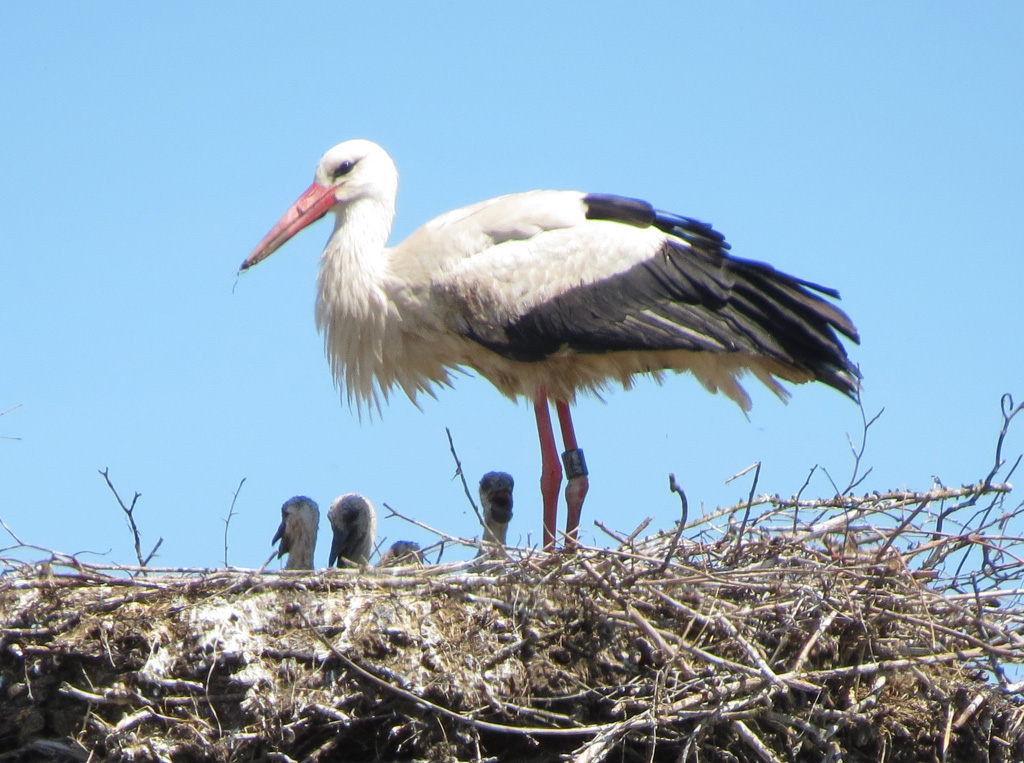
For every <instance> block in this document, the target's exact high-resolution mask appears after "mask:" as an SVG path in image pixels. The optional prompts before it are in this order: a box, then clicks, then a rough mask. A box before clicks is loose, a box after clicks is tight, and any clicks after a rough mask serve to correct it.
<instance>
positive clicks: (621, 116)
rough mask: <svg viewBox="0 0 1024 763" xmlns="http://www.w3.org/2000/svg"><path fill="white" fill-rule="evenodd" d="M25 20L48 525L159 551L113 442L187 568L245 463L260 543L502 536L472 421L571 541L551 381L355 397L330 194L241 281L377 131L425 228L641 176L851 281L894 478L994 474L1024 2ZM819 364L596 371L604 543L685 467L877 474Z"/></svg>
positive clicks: (251, 549) (34, 535) (25, 497)
mask: <svg viewBox="0 0 1024 763" xmlns="http://www.w3.org/2000/svg"><path fill="white" fill-rule="evenodd" d="M0 33H2V37H3V43H2V45H0V96H2V99H0V100H2V104H3V105H2V109H0V178H2V180H0V182H2V188H3V203H2V204H0V225H2V226H3V231H4V235H3V237H2V239H0V286H2V299H0V325H2V326H3V330H2V332H0V411H6V410H8V409H10V408H12V407H14V406H20V407H18V408H16V409H15V410H12V411H10V412H8V413H7V414H6V415H3V416H0V517H2V518H3V519H4V520H5V521H6V522H7V523H8V524H9V525H10V526H11V527H12V529H14V530H15V531H16V532H17V533H18V534H19V535H20V537H21V538H22V539H23V540H24V541H26V542H29V543H34V544H37V545H40V546H44V547H47V548H52V549H57V550H60V551H63V552H67V553H77V552H90V553H87V554H83V556H82V558H83V559H85V560H87V561H107V562H122V563H131V562H132V561H133V560H134V552H133V549H132V540H131V536H130V534H129V532H128V531H127V529H126V527H125V522H124V518H123V516H122V514H121V512H120V510H119V509H118V507H117V505H116V503H115V502H114V499H113V497H112V496H111V495H110V493H109V491H108V489H107V487H106V485H105V483H104V482H103V479H102V477H100V475H99V474H98V473H97V472H98V470H100V469H107V468H109V470H110V475H111V477H112V479H113V480H114V483H115V485H116V486H117V487H118V488H119V490H120V491H121V492H122V494H125V495H126V496H127V497H128V498H130V497H131V495H132V494H133V493H134V492H135V491H138V492H140V493H141V494H142V497H141V498H140V499H139V502H138V508H137V510H136V515H137V521H138V524H139V528H140V530H141V532H142V538H143V545H144V546H145V547H147V548H148V547H151V546H152V544H153V543H155V542H156V540H157V538H158V537H163V538H164V543H163V546H162V548H161V549H160V554H159V557H158V559H157V561H156V562H155V563H157V564H161V565H168V566H216V565H219V564H221V563H222V561H223V557H224V549H223V528H224V524H223V520H224V518H225V517H226V516H227V513H228V509H229V506H230V504H231V500H232V495H233V493H234V491H235V489H236V487H237V486H238V484H239V481H240V480H242V479H243V478H245V479H246V482H245V485H244V486H243V488H242V490H241V492H240V494H239V496H238V501H237V503H236V506H235V510H236V515H235V516H234V518H233V519H232V523H231V532H230V537H229V543H230V551H229V561H230V562H231V563H232V564H235V565H239V566H258V565H259V564H261V563H262V562H263V561H264V559H266V557H267V555H268V554H269V552H270V538H271V536H272V535H273V533H274V530H275V529H276V526H277V522H278V521H279V516H280V515H279V510H280V505H281V503H282V502H283V501H284V500H286V499H287V498H289V497H290V496H292V495H295V494H307V495H309V496H311V497H313V498H314V499H315V500H317V501H318V502H319V503H320V505H321V509H322V512H324V513H326V508H327V506H328V505H329V503H330V501H331V499H332V498H334V497H335V496H337V495H339V494H341V493H344V492H350V491H357V492H362V493H364V494H366V495H367V496H369V497H370V498H371V499H372V500H373V501H374V502H375V503H376V504H377V506H378V507H379V508H380V507H381V506H382V504H383V503H388V504H389V505H391V506H393V507H394V508H395V509H397V510H399V511H401V512H403V513H405V514H408V515H411V516H414V517H416V518H418V519H421V520H422V521H424V522H427V523H428V524H431V525H434V526H436V527H439V528H441V529H443V530H445V531H447V532H449V533H452V534H455V535H475V534H478V532H479V529H478V528H477V527H475V524H474V517H473V515H472V512H471V511H470V510H469V508H468V505H467V503H466V500H465V498H464V496H463V494H462V487H461V485H460V484H459V482H458V481H457V480H453V471H454V470H453V462H452V459H451V456H450V454H449V451H448V442H447V439H446V436H445V428H446V427H449V428H450V429H451V431H452V434H453V437H454V439H455V443H456V447H457V448H458V450H459V454H460V456H461V458H462V460H463V464H464V466H465V468H466V471H467V474H468V476H469V477H470V479H471V481H472V483H473V484H475V482H476V480H477V479H478V478H479V476H480V475H481V474H482V473H483V472H485V471H488V470H491V469H502V470H505V471H509V472H511V473H512V474H513V475H514V477H515V478H516V485H517V487H516V496H515V499H516V504H515V517H514V519H513V523H512V526H511V531H510V537H511V538H512V539H514V540H516V541H518V542H524V543H525V542H527V541H528V540H531V539H532V540H533V541H534V542H536V541H537V540H538V539H539V536H540V496H539V489H538V487H537V480H538V477H539V468H540V467H539V451H538V448H537V444H536V431H535V427H534V420H533V414H532V411H531V409H530V407H529V406H527V405H524V404H519V405H516V404H513V403H511V402H509V401H507V400H505V399H504V398H502V397H500V396H499V395H498V394H497V393H496V392H495V391H494V390H493V389H492V388H491V387H490V386H489V385H488V384H487V383H486V382H485V381H483V380H481V379H477V378H473V377H471V376H464V377H461V378H459V379H458V380H457V382H456V387H455V389H451V390H445V391H443V392H441V394H440V395H439V396H438V399H437V400H429V399H428V400H426V401H424V402H423V406H422V411H419V410H417V409H416V408H415V407H414V406H412V405H411V404H410V403H409V402H408V401H406V400H405V399H404V398H394V399H393V401H392V403H391V405H390V406H389V407H388V409H387V410H386V411H385V412H384V416H383V418H382V419H377V420H364V421H362V422H360V421H359V419H358V418H357V417H356V415H355V414H354V413H353V412H351V411H349V410H347V409H346V408H345V407H344V406H343V405H342V404H341V402H340V400H339V396H338V393H337V392H336V391H335V390H334V389H333V386H332V382H331V378H330V373H329V371H328V367H327V364H326V362H325V360H324V357H323V350H322V343H321V340H320V338H319V337H318V335H317V334H316V331H315V328H314V325H313V318H312V311H313V299H314V286H315V276H316V264H317V258H318V256H319V252H320V250H321V248H322V246H323V244H324V242H325V241H326V239H327V237H328V235H329V233H330V223H329V222H321V223H319V224H318V225H317V226H314V227H313V228H311V229H309V230H307V231H305V232H303V233H302V234H301V235H300V236H298V237H297V238H296V239H295V240H293V241H292V242H291V243H290V244H289V245H288V246H287V247H286V248H285V249H283V250H282V251H280V252H279V253H277V254H276V255H275V256H274V257H273V258H271V259H270V260H268V261H267V262H265V263H263V264H261V265H260V266H258V267H257V268H255V269H253V271H252V272H250V273H247V274H245V275H244V276H243V277H241V278H237V277H236V269H237V267H238V265H239V264H240V263H241V261H242V260H243V258H244V257H245V256H246V255H247V254H248V253H249V251H250V250H251V249H252V247H253V246H254V245H255V244H256V242H257V241H259V240H260V238H261V237H262V236H263V235H264V233H266V232H267V230H269V228H270V226H271V225H272V224H273V223H274V222H275V221H276V220H277V219H278V217H279V216H280V215H281V213H283V212H284V210H285V209H286V208H287V206H288V205H289V204H290V203H291V202H292V201H293V200H294V198H295V197H296V196H297V195H298V194H299V193H300V192H301V191H302V190H304V189H305V188H306V186H307V185H308V184H309V182H310V180H311V178H312V173H313V169H314V166H315V164H316V161H317V159H318V158H319V157H320V155H321V154H322V153H323V152H324V151H325V150H326V149H327V148H329V147H330V146H332V145H334V144H335V143H337V142H340V141H342V140H345V139H348V138H354V137H362V138H369V139H372V140H375V141H377V142H378V143H380V144H382V145H383V146H385V147H386V148H387V149H388V150H389V152H391V154H392V155H393V156H394V157H395V159H396V161H397V163H398V166H399V170H400V172H401V173H402V185H401V189H400V192H399V200H398V217H397V220H396V223H395V230H394V234H393V236H392V240H393V241H397V240H400V239H401V238H403V237H404V236H405V235H407V234H408V233H410V232H411V231H412V230H414V229H415V228H416V227H417V226H418V225H420V224H421V223H423V222H425V221H426V220H428V219H429V218H431V217H433V216H434V215H436V214H439V213H441V212H444V211H446V210H448V209H452V208H454V207H458V206H462V205H464V204H468V203H472V202H474V201H478V200H481V199H484V198H488V197H491V196H495V195H498V194H502V193H508V192H512V191H521V190H529V189H532V188H569V189H577V190H584V191H593V192H611V193H620V194H625V195H631V196H639V197H642V198H645V199H648V200H650V201H651V202H652V203H654V204H655V205H656V206H658V207H660V208H662V209H667V210H672V211H675V212H679V213H681V214H686V215H690V216H694V217H698V218H701V219H705V220H708V221H710V222H712V223H714V225H715V226H716V227H717V228H718V229H719V230H721V231H722V232H723V233H724V234H725V235H726V236H727V238H728V240H729V241H730V243H731V244H732V246H733V252H734V253H735V254H736V255H738V256H741V257H746V258H750V259H757V260H764V261H767V262H770V263H772V264H774V265H775V266H776V267H778V268H779V269H782V270H785V271H788V272H791V273H793V274H795V275H798V276H800V277H803V278H806V279H809V280H813V281H817V282H819V283H823V284H827V285H830V286H834V287H836V288H838V289H839V290H840V291H841V292H842V295H843V302H842V306H843V308H844V309H845V310H846V311H847V312H848V313H849V314H850V315H851V316H852V318H853V319H854V321H855V322H856V324H857V326H858V328H859V329H860V331H861V335H862V338H863V344H862V346H860V347H855V348H852V349H851V355H852V357H853V358H854V359H855V360H856V362H858V363H859V364H860V366H861V368H862V371H863V374H864V394H863V399H864V405H865V408H866V410H867V411H868V413H869V414H873V413H875V412H877V411H878V410H879V409H881V408H885V412H884V414H883V415H882V417H881V418H880V420H879V421H878V423H877V424H876V425H875V426H874V427H873V428H872V430H871V436H870V440H869V444H868V448H867V453H866V456H865V459H864V460H865V464H866V465H867V466H870V467H872V468H873V471H872V473H871V475H870V476H869V478H868V480H867V482H866V483H864V488H865V489H888V488H898V487H908V488H911V489H926V488H928V487H929V486H930V484H931V482H932V479H933V475H935V476H937V477H938V478H940V479H941V480H942V481H943V482H944V483H946V484H959V483H963V482H972V481H976V480H978V479H980V478H982V477H983V476H984V475H985V474H986V473H987V472H988V469H989V467H990V464H991V462H992V457H993V450H994V445H995V436H996V433H997V431H998V429H999V426H1000V424H1001V420H1000V415H999V399H1000V396H1001V395H1002V394H1003V393H1005V392H1011V393H1013V394H1014V395H1015V396H1016V398H1017V399H1021V398H1024V338H1022V332H1021V324H1022V320H1021V315H1022V308H1021V307H1020V299H1021V289H1022V284H1024V264H1022V262H1021V258H1022V255H1024V245H1022V244H1021V237H1020V231H1019V228H1020V224H1021V221H1022V219H1024V216H1022V209H1024V139H1022V137H1021V136H1024V94H1022V92H1024V91H1022V89H1021V87H1022V86H1021V83H1022V82H1024V54H1022V51H1024V5H1021V4H1020V3H1016V2H1003V3H999V2H994V3H985V4H983V5H974V6H970V5H966V4H954V3H945V2H940V3H935V2H927V3H925V2H908V3H900V4H897V5H895V6H894V5H893V4H889V3H858V4H842V5H840V4H822V3H812V2H794V3H788V4H777V3H776V4H755V3H732V2H715V3H679V2H672V3H669V2H666V3H647V4H641V5H637V4H623V3H594V2H588V3H529V2H528V3H517V4H514V5H508V4H505V5H499V4H491V3H470V2H459V3H444V4H418V5H414V4H412V3H364V4H360V5H358V6H357V5H353V4H350V3H316V2H310V3H302V4H280V5H270V4H262V5H260V4H249V3H245V4H242V3H217V4H200V3H176V4H162V5H160V4H152V3H144V4H139V3H107V4H103V5H84V4H49V3H32V4H26V3H7V4H4V5H3V6H2V7H0ZM819 387H820V388H818V387H800V388H793V389H792V392H793V399H792V400H791V402H790V403H789V405H782V404H781V403H779V402H778V401H777V400H776V399H775V398H774V396H772V395H771V394H770V393H769V392H767V390H763V389H760V388H757V386H756V383H755V382H751V383H750V384H748V385H747V388H748V390H750V391H751V392H752V395H753V397H754V409H753V411H752V412H751V414H750V418H749V420H748V419H747V418H745V417H744V415H743V414H742V413H741V412H740V411H739V409H737V408H736V407H735V406H734V405H733V404H732V403H730V402H729V401H728V400H726V399H724V398H722V397H721V396H717V397H712V396H709V395H708V394H707V393H705V392H704V391H703V390H702V389H701V388H700V387H699V385H698V384H697V383H696V382H694V381H693V379H691V378H688V377H673V378H671V379H670V380H669V381H668V383H666V384H664V385H663V386H660V387H659V386H657V385H655V384H653V383H645V384H641V385H640V386H639V387H638V388H637V389H635V390H633V391H631V392H629V393H622V392H615V393H613V394H610V395H608V396H607V397H606V402H604V403H602V402H600V401H597V400H594V399H584V400H582V401H581V403H580V405H579V406H578V407H577V409H576V414H575V420H576V426H577V434H578V435H579V437H580V443H581V446H582V447H583V449H584V450H585V452H586V456H587V461H588V463H589V466H590V469H591V491H590V495H589V496H588V499H587V503H586V505H585V507H584V517H583V529H584V539H585V540H588V541H592V542H599V543H601V542H605V538H604V536H603V535H602V534H601V533H600V532H599V531H598V530H597V529H596V528H595V527H594V525H593V521H594V520H595V519H596V520H600V521H602V522H603V523H605V524H606V525H608V526H610V527H612V528H616V529H620V530H626V531H628V530H631V529H632V528H633V527H635V526H636V525H637V524H638V523H639V522H640V521H641V520H642V519H643V518H644V517H647V516H653V517H655V520H654V524H653V526H654V527H667V526H668V525H669V524H670V522H671V521H672V520H673V518H674V517H675V516H676V514H677V510H678V501H677V500H676V498H675V496H673V495H672V494H671V493H669V492H668V489H667V474H668V473H669V472H675V474H676V476H677V478H678V479H679V481H680V482H681V483H682V485H683V487H684V488H685V489H686V491H687V493H688V495H689V498H690V502H691V506H692V507H699V506H700V505H701V504H703V505H704V506H705V507H706V508H707V509H709V510H710V509H711V508H714V507H715V506H718V505H722V504H727V503H732V502H734V501H736V500H737V499H739V498H741V497H745V495H746V493H747V491H748V490H749V486H750V483H749V480H746V479H741V480H738V481H736V482H733V483H731V484H726V483H725V480H726V479H727V478H729V477H730V476H731V475H733V474H735V473H736V472H738V471H740V470H742V469H743V468H745V467H747V466H748V465H750V464H751V463H753V462H755V461H758V460H760V461H762V462H763V466H762V470H761V477H760V484H759V488H760V490H761V491H767V492H777V493H782V494H792V493H794V492H795V491H797V490H798V489H799V488H800V486H801V485H802V484H803V482H804V480H805V478H806V476H807V474H808V471H809V470H810V468H811V467H812V466H814V465H819V466H822V467H824V468H825V469H827V470H828V471H829V473H831V474H832V475H833V476H834V477H835V480H836V481H837V482H841V483H843V484H845V482H846V480H847V479H848V477H849V473H850V470H851V468H852V463H853V462H852V458H851V456H850V449H849V445H848V441H847V435H848V434H850V435H852V436H853V437H855V438H859V435H860V429H861V414H860V411H859V410H858V409H857V407H856V406H855V405H853V404H851V403H850V402H849V401H848V400H846V399H844V398H843V397H842V396H841V395H839V394H838V393H836V392H834V391H833V390H830V389H828V388H825V387H823V386H820V385H819ZM6 438H18V439H6ZM1006 447H1007V450H1008V452H1009V453H1011V454H1016V453H1019V452H1021V450H1024V433H1021V432H1020V431H1015V432H1011V436H1010V438H1009V440H1008V442H1007V446H1006ZM832 492H833V491H832V488H831V486H830V485H829V483H828V481H827V480H826V479H825V478H824V477H823V476H821V474H820V472H819V473H818V474H817V475H816V476H815V478H814V479H813V480H812V482H811V485H810V486H809V488H808V489H807V491H805V495H830V494H832ZM694 510H696V509H694V508H692V509H691V511H694ZM382 513H386V512H383V510H382ZM380 530H381V534H382V535H384V536H387V538H388V539H389V540H395V539H398V538H410V539H414V540H419V541H421V542H425V541H428V540H429V536H427V535H425V534H424V533H422V532H421V531H419V530H417V529H416V528H413V527H410V526H409V525H407V524H405V523H403V522H401V521H399V520H395V519H390V520H385V521H382V523H381V528H380ZM321 532H322V533H325V532H326V518H325V517H324V519H323V522H322V526H321ZM3 545H6V541H0V547H2V546H3ZM328 548H329V542H327V541H325V540H324V539H323V536H322V538H321V542H320V547H319V549H318V554H317V561H318V563H320V564H326V556H327V551H328Z"/></svg>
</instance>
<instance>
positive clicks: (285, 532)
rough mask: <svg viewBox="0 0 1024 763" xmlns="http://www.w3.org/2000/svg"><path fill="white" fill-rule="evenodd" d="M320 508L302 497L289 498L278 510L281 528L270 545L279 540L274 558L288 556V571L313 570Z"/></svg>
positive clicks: (310, 500)
mask: <svg viewBox="0 0 1024 763" xmlns="http://www.w3.org/2000/svg"><path fill="white" fill-rule="evenodd" d="M319 524H320V507H319V506H317V505H316V501H314V500H312V499H311V498H307V497H306V496H304V495H297V496H295V497H294V498H289V499H288V500H287V501H285V502H284V505H283V506H282V507H281V526H280V527H278V528H277V532H276V533H275V534H274V539H273V540H272V541H270V542H271V544H274V543H277V542H278V541H281V545H280V546H279V547H278V550H277V558H278V559H280V558H281V557H282V556H284V555H285V554H288V563H287V564H286V565H285V569H288V570H311V569H313V551H314V549H316V533H317V526H318V525H319Z"/></svg>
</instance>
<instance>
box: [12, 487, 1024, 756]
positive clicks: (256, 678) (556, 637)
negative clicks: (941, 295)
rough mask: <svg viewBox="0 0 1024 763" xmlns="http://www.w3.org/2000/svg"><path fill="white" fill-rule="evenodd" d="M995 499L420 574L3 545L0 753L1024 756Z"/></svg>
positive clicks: (666, 537)
mask: <svg viewBox="0 0 1024 763" xmlns="http://www.w3.org/2000/svg"><path fill="white" fill-rule="evenodd" d="M1008 492H1009V486H1007V485H999V484H993V483H992V482H991V480H986V481H983V482H982V483H980V484H978V485H974V486H969V487H963V488H944V487H939V486H936V487H935V488H934V489H933V490H930V491H927V492H922V493H911V492H894V493H888V494H877V493H876V494H871V495H865V496H860V497H850V496H840V497H836V498H834V499H831V500H826V501H822V500H817V501H807V500H800V499H798V498H793V499H781V498H779V497H777V496H763V497H760V498H755V497H751V498H750V500H748V501H744V502H742V503H740V504H737V505H736V506H732V507H729V508H725V509H721V510H719V511H717V512H714V513H712V514H709V515H707V516H704V517H701V518H700V519H697V520H694V521H692V522H686V521H685V517H684V519H683V520H682V521H680V523H679V525H678V527H677V528H675V529H674V530H673V531H672V532H667V533H659V534H656V535H652V536H649V537H643V538H641V537H638V536H639V534H640V533H639V532H638V533H634V535H633V536H630V537H618V538H617V540H616V543H615V547H614V548H608V549H603V548H585V547H578V548H576V549H574V550H572V551H570V552H566V551H559V552H555V553H550V554H549V553H543V552H539V551H536V550H529V549H507V550H505V552H503V553H501V554H500V555H496V554H497V551H496V550H495V549H491V550H490V555H489V556H481V557H478V558H476V559H473V560H471V561H467V562H461V563H458V564H447V565H428V566H425V567H405V568H397V569H382V568H374V569H364V570H330V571H321V572H315V573H305V574H303V573H285V572H275V573H265V572H261V571H251V570H250V571H244V570H176V571H172V570H153V569H150V568H133V569H125V568H117V569H114V568H110V567H97V566H88V565H84V564H81V563H79V562H78V561H77V560H75V559H74V558H71V557H67V556H63V555H60V554H54V555H52V557H51V558H50V559H49V560H47V561H46V562H44V563H35V564H31V565H28V564H24V563H22V564H20V565H16V566H15V565H11V569H10V570H9V571H8V572H7V573H6V574H5V575H3V576H2V577H0V629H2V630H0V639H2V640H0V750H3V751H5V752H3V754H0V759H2V760H26V761H27V760H44V759H45V760H86V759H90V760H92V759H106V760H174V761H193V760H194V761H229V760H230V761H240V760H277V761H288V760H295V761H298V760H310V761H321V760H322V761H327V760H354V761H359V760H366V761H371V760H395V759H401V760H413V759H417V760H477V761H480V760H516V761H555V760H566V759H572V760H576V761H600V760H604V759H613V760H616V761H632V760H637V761H640V760H643V761H650V760H657V761H661V760H665V761H759V763H760V762H765V763H770V762H772V761H803V760H806V761H823V760H824V761H883V760H884V761H892V762H893V763H898V762H899V761H915V763H916V762H917V761H928V760H936V761H972V763H973V762H974V761H1019V760H1024V699H1022V696H1021V690H1022V683H1019V682H1017V681H1016V680H1015V679H1016V678H1018V677H1019V666H1020V663H1021V662H1022V660H1024V609H1022V606H1021V601H1020V594H1021V591H1019V590H1017V589H1016V581H1018V580H1019V579H1020V577H1021V575H1022V573H1024V569H1022V566H1024V562H1022V561H1021V559H1022V555H1021V551H1022V548H1021V546H1022V545H1024V541H1022V540H1021V539H1018V538H1012V537H1005V536H1004V535H1003V533H1004V528H1005V525H1006V522H1007V521H1009V519H1010V518H1011V517H1012V516H1015V515H1016V514H1017V513H1019V512H1020V511H1022V508H1021V507H1018V508H1017V509H1016V510H1008V509H1006V508H1005V506H1004V504H1005V502H1006V496H1007V494H1008ZM684 511H685V509H684ZM8 564H9V565H10V564H11V563H10V562H9V561H8Z"/></svg>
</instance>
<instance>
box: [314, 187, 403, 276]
mask: <svg viewBox="0 0 1024 763" xmlns="http://www.w3.org/2000/svg"><path fill="white" fill-rule="evenodd" d="M394 217H395V208H394V205H393V204H391V205H388V204H385V203H384V202H382V201H379V200H377V199H358V200H356V201H353V202H351V203H350V204H348V205H346V206H345V207H344V208H342V209H341V210H339V211H338V212H337V214H336V219H335V223H334V233H333V234H332V235H331V240H330V241H329V242H328V244H327V248H326V249H324V258H325V259H331V260H340V262H338V263H337V264H338V265H341V267H342V269H343V270H345V271H347V272H346V276H349V277H351V276H353V275H355V273H353V272H351V270H353V269H355V270H370V271H373V270H375V267H374V266H375V265H378V264H382V262H381V261H382V257H381V256H380V255H381V253H382V252H383V251H384V247H385V245H386V244H387V242H388V237H389V236H390V235H391V223H392V221H393V220H394Z"/></svg>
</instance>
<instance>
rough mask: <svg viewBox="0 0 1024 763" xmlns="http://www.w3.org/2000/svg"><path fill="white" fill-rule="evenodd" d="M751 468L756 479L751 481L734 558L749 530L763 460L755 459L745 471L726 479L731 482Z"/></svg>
mask: <svg viewBox="0 0 1024 763" xmlns="http://www.w3.org/2000/svg"><path fill="white" fill-rule="evenodd" d="M751 469H753V470H754V480H753V482H751V483H750V495H749V496H748V497H747V510H746V511H745V512H743V521H742V522H741V523H740V529H739V531H738V532H737V533H736V546H735V548H734V549H733V556H732V558H733V559H737V558H739V554H740V549H741V548H742V544H743V536H744V535H745V534H746V532H747V522H748V521H749V520H750V509H751V507H752V506H753V505H754V491H755V490H757V480H758V477H760V476H761V462H760V461H755V462H754V463H753V464H751V465H750V466H748V467H747V468H746V469H744V470H743V471H741V472H739V473H738V474H734V475H733V476H732V477H730V478H729V479H727V480H726V482H730V481H732V480H734V479H736V478H737V477H740V476H742V475H744V474H746V473H747V472H749V471H750V470H751Z"/></svg>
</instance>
